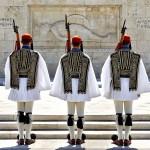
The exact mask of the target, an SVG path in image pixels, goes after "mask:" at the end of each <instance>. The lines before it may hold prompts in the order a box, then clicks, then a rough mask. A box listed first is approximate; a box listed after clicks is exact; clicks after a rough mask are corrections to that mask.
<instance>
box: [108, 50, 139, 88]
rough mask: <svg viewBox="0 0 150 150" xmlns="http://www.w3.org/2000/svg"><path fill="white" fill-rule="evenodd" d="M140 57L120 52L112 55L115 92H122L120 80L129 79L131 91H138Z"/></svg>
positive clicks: (132, 53) (131, 53) (127, 52)
mask: <svg viewBox="0 0 150 150" xmlns="http://www.w3.org/2000/svg"><path fill="white" fill-rule="evenodd" d="M139 62H140V55H139V54H136V53H134V52H129V51H119V52H115V53H113V54H112V55H111V70H112V81H113V88H114V90H121V86H120V78H121V77H123V78H129V90H136V89H137V78H138V68H139Z"/></svg>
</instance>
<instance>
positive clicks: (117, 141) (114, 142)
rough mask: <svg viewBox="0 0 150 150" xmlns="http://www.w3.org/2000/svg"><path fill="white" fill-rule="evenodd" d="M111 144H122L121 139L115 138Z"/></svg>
mask: <svg viewBox="0 0 150 150" xmlns="http://www.w3.org/2000/svg"><path fill="white" fill-rule="evenodd" d="M112 144H116V145H118V146H123V140H122V139H120V140H115V141H113V142H112Z"/></svg>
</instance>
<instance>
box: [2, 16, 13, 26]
mask: <svg viewBox="0 0 150 150" xmlns="http://www.w3.org/2000/svg"><path fill="white" fill-rule="evenodd" d="M12 22H13V18H0V28H11V27H12Z"/></svg>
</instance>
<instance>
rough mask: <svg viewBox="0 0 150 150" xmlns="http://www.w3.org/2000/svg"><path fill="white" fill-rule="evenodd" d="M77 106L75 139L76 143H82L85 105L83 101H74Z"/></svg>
mask: <svg viewBox="0 0 150 150" xmlns="http://www.w3.org/2000/svg"><path fill="white" fill-rule="evenodd" d="M76 107H77V115H78V120H77V141H76V144H82V143H83V142H82V133H83V126H84V107H85V102H77V103H76Z"/></svg>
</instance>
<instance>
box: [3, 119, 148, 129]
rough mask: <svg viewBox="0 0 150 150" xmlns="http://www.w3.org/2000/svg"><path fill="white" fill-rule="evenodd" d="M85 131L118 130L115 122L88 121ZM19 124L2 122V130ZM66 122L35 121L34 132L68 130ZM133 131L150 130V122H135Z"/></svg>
mask: <svg viewBox="0 0 150 150" xmlns="http://www.w3.org/2000/svg"><path fill="white" fill-rule="evenodd" d="M84 128H85V130H116V124H115V122H113V121H109V122H102V121H86V122H85V125H84ZM16 129H17V124H16V122H15V121H13V122H12V121H9V122H6V121H5V122H0V130H5V131H8V130H9V131H10V130H16ZM67 129H68V128H67V124H66V121H43V122H42V121H38V122H37V121H34V122H33V124H32V130H67ZM132 130H150V122H148V121H145V122H144V121H140V122H139V121H134V122H133V126H132Z"/></svg>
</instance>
